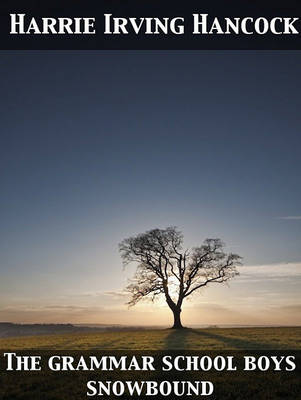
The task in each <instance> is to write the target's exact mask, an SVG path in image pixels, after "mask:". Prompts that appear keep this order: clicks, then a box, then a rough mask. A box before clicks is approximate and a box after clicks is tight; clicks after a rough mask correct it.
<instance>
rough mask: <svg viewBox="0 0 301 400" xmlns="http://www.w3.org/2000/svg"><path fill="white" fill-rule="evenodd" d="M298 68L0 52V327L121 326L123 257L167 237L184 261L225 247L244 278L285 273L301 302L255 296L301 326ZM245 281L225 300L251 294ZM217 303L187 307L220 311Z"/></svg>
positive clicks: (279, 60)
mask: <svg viewBox="0 0 301 400" xmlns="http://www.w3.org/2000/svg"><path fill="white" fill-rule="evenodd" d="M300 64H301V55H300V53H299V52H272V51H267V52H262V51H260V52H259V51H258V52H253V51H249V52H242V51H241V52H238V51H236V52H231V51H224V52H223V51H220V52H213V51H211V52H205V51H202V52H197V51H196V52H188V51H185V52H180V51H178V52H143V51H140V52H129V51H127V52H113V51H112V52H71V51H69V52H52V51H51V52H1V53H0V79H1V87H2V96H1V120H2V123H1V148H0V152H1V157H0V163H1V166H0V169H1V173H0V174H1V178H0V179H1V193H2V194H1V198H0V213H1V215H0V216H1V227H0V237H1V240H0V254H1V256H0V257H1V259H0V274H1V282H0V285H1V295H0V301H1V304H3V307H2V310H1V309H0V319H1V320H14V321H21V322H22V321H24V320H26V321H27V320H28V321H36V320H41V319H44V320H47V321H48V320H51V321H52V320H54V319H55V318H60V320H62V321H66V322H68V321H67V320H68V318H69V317H68V315H69V314H68V313H67V312H66V313H65V314H64V315H63V314H61V317H55V316H50V315H51V313H50V311H49V310H52V309H55V310H56V315H57V314H58V315H60V314H59V310H60V307H64V306H65V307H67V308H66V310H68V307H69V309H70V307H75V308H76V307H77V308H78V310H80V308H81V307H84V311H85V312H86V313H83V314H80V313H79V316H78V317H77V319H76V321H77V322H80V321H79V320H80V319H82V320H83V319H85V315H87V312H88V314H89V313H90V312H92V311H91V310H93V307H96V309H95V310H96V311H95V313H94V314H93V312H92V314H91V315H90V314H89V316H90V317H89V318H88V319H89V321H92V320H93V322H103V321H107V319H108V317H107V314H106V313H109V312H110V310H112V309H113V308H114V307H115V309H116V310H119V311H118V312H120V314H118V315H119V316H116V318H117V319H118V318H120V316H121V312H122V310H124V308H123V307H124V305H123V304H124V299H123V298H122V295H121V294H120V290H121V289H122V288H123V287H124V285H125V283H126V280H127V278H128V277H129V276H130V275H131V272H132V270H130V271H128V272H123V271H122V266H121V260H120V257H119V254H118V243H119V242H120V241H121V240H122V239H123V238H125V237H127V236H129V235H132V234H135V233H139V232H143V231H145V230H148V229H151V228H153V227H162V228H164V227H166V226H169V225H176V226H178V227H179V228H180V229H181V230H183V232H184V234H185V238H186V243H187V246H193V245H197V244H199V243H200V242H202V241H203V240H204V239H205V238H206V237H220V238H222V239H223V240H224V241H225V242H226V244H227V245H228V249H229V250H233V251H235V252H237V253H239V254H240V255H242V256H243V257H244V263H245V265H246V267H245V270H244V271H247V272H246V273H245V276H247V275H248V273H249V271H250V268H251V267H252V266H256V268H258V266H263V268H266V271H270V272H269V273H270V274H272V271H273V269H272V270H271V269H270V268H271V267H270V266H271V265H276V266H277V267H276V270H277V268H278V269H279V268H280V270H281V271H282V272H281V274H282V275H281V274H280V275H281V276H287V275H289V277H290V278H289V279H290V283H292V285H293V286H294V288H293V289H292V288H291V286H290V285H289V284H288V283H287V282H285V281H286V280H287V279H286V278H285V279H284V280H283V282H282V283H283V284H282V285H279V284H276V283H275V284H274V286H272V287H271V283H270V280H269V276H270V275H269V274H265V275H264V276H265V281H264V279H262V280H261V282H260V284H257V285H255V286H256V287H257V290H261V293H263V292H262V291H264V292H265V293H272V292H273V293H274V292H275V293H276V295H275V296H277V294H278V297H280V298H281V299H282V300H281V302H280V304H279V307H295V309H296V310H297V309H298V310H300V304H301V301H300V298H299V297H298V296H299V294H298V293H299V291H300V290H299V289H300V285H299V286H298V285H296V284H294V283H293V282H297V283H298V282H299V283H300V276H299V274H298V271H299V269H298V268H300V263H301V254H300V239H301V229H300V228H301V219H300V218H301V208H300V194H301V193H300V192H301V188H300V171H301V161H300V159H301V158H300V144H301V136H300V122H301V114H300V109H301V98H300ZM285 265H289V267H288V268H286V267H285ZM247 268H249V269H247ZM252 271H256V270H255V269H253V270H252ZM277 271H278V270H277ZM291 271H294V273H292V272H291ZM283 274H284V275H283ZM267 277H268V278H267ZM278 277H279V274H278ZM239 279H241V282H240V286H239V284H238V283H234V284H233V285H234V288H233V289H232V290H228V291H227V292H226V293H227V298H228V297H229V296H230V297H231V296H232V297H233V298H234V297H235V296H237V298H243V297H244V295H245V293H246V290H247V289H248V290H249V292H250V294H251V293H253V294H254V287H255V286H252V285H251V283H250V284H246V283H244V282H245V281H244V282H242V281H243V280H244V276H243V272H242V278H239ZM251 280H252V279H250V282H251ZM267 280H268V281H269V282H267ZM253 281H254V277H253ZM278 282H279V279H278ZM243 285H246V286H247V289H246V288H244V290H243V293H241V292H240V290H241V288H242V287H243ZM250 285H251V288H250ZM258 285H259V289H258ZM260 285H261V286H262V285H263V287H261V286H260ZM224 290H225V289H224V288H222V289H214V291H212V290H211V291H210V290H209V291H208V295H206V293H205V294H204V296H203V295H202V300H200V299H196V300H195V301H194V304H196V306H197V305H198V304H201V302H202V301H205V300H206V301H207V300H208V302H209V303H210V304H216V307H224V306H225V305H224V303H223V302H224V299H220V298H219V297H220V295H219V294H218V293H224ZM108 293H111V295H110V294H108ZM239 293H241V295H239ZM292 293H293V297H292ZM91 294H92V295H91ZM206 296H208V299H206ZM245 296H247V295H245ZM258 296H259V295H258ZM258 296H257V299H258V298H259V297H258ZM249 297H251V296H249ZM253 297H254V296H253ZM255 297H256V296H255ZM262 299H263V300H261V303H262V301H266V302H267V304H271V303H268V296H263V295H262ZM234 303H235V301H234V300H233V304H234ZM229 304H230V303H229ZM250 304H251V307H252V304H253V308H252V312H253V313H256V310H257V311H258V313H260V310H259V309H258V307H259V305H258V301H256V299H253V303H252V302H251V303H250V301H248V305H250ZM277 304H278V303H277ZM37 305H39V307H42V309H41V310H40V309H39V310H40V314H37V310H36V307H37ZM100 306H102V307H104V308H103V309H102V311H100V310H98V308H97V307H100ZM228 306H229V305H227V307H228ZM43 307H44V308H43ZM47 307H48V308H47ZM53 307H54V308H53ZM55 307H57V308H55ZM85 307H86V308H85ZM142 307H143V306H142ZM145 307H146V308H145V309H151V307H150V306H145ZM229 307H230V310H232V308H233V307H234V306H233V305H232V306H231V305H230V306H229ZM231 307H232V308H231ZM248 307H249V306H248ZM276 307H277V305H276ZM298 307H299V308H298ZM9 310H10V311H9ZM11 310H13V311H11ZM30 310H35V311H32V312H31V313H30ZM87 310H88V311H87ZM116 312H117V311H116ZM135 312H136V314H134V315H136V316H138V314H139V308H138V309H137V311H134V309H133V310H131V311H128V313H129V314H128V315H131V313H132V314H133V313H135ZM244 312H245V310H244ZM28 313H29V314H28ZM47 313H48V314H47ZM154 314H155V313H154ZM162 315H163V313H162ZM191 315H192V314H191ZM218 315H220V314H218V313H217V317H215V318H216V319H217V320H218V319H219V317H218ZM248 315H250V311H248V313H247V314H246V317H245V319H246V320H247V319H248ZM292 315H294V317H292V320H293V319H295V318H296V317H297V314H296V313H295V314H292ZM48 316H49V317H48ZM69 316H70V318H69V320H70V319H72V320H73V317H72V315H71V314H70V315H69ZM298 316H299V318H300V312H299V314H298ZM71 317H72V318H71ZM133 318H134V317H133ZM135 318H136V317H135ZM135 318H134V320H135ZM252 318H253V317H252ZM252 318H251V317H250V318H249V320H250V321H251V320H252V321H253V319H252ZM134 320H133V321H134ZM137 320H138V317H137ZM135 321H136V320H135ZM160 321H161V320H157V319H156V317H153V319H152V322H154V323H156V322H158V323H160ZM198 321H199V319H198V317H197V314H196V316H195V318H193V321H191V323H194V322H196V323H198ZM199 322H200V323H201V322H202V318H200V321H199ZM218 322H219V321H216V323H218ZM253 322H254V321H253Z"/></svg>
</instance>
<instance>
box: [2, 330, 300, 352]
mask: <svg viewBox="0 0 301 400" xmlns="http://www.w3.org/2000/svg"><path fill="white" fill-rule="evenodd" d="M0 349H14V350H30V349H40V350H42V349H47V350H48V349H49V350H51V349H56V350H67V349H70V350H102V349H106V350H111V349H112V350H180V349H181V350H184V349H185V350H242V349H243V350H248V349H250V350H292V349H294V350H300V349H301V327H291V328H290V327H288V328H286V327H285V328H227V329H222V328H214V329H213V328H212V329H185V330H181V331H174V330H169V329H166V330H137V331H117V332H116V331H114V332H100V333H81V334H78V333H76V334H64V335H49V336H28V337H16V338H2V339H0Z"/></svg>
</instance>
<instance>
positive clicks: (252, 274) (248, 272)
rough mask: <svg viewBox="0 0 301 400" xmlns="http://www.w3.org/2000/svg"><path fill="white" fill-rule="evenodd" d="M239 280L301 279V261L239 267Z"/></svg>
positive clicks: (249, 281)
mask: <svg viewBox="0 0 301 400" xmlns="http://www.w3.org/2000/svg"><path fill="white" fill-rule="evenodd" d="M239 272H240V277H239V278H238V280H239V281H247V282H248V283H251V282H257V281H263V280H266V281H267V280H273V281H275V280H278V281H285V280H289V281H294V280H296V279H297V280H299V279H301V262H296V263H277V264H267V265H253V266H243V267H239Z"/></svg>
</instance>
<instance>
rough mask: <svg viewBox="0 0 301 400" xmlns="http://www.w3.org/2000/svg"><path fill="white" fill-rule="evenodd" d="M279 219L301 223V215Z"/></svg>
mask: <svg viewBox="0 0 301 400" xmlns="http://www.w3.org/2000/svg"><path fill="white" fill-rule="evenodd" d="M277 219H283V220H286V221H301V215H288V216H286V217H278V218H277Z"/></svg>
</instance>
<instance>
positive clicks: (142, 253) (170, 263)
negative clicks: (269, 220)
mask: <svg viewBox="0 0 301 400" xmlns="http://www.w3.org/2000/svg"><path fill="white" fill-rule="evenodd" d="M182 245H183V235H182V233H181V232H180V231H178V230H177V229H176V228H175V227H169V228H166V229H152V230H150V231H147V232H145V233H142V234H139V235H137V236H134V237H130V238H128V239H125V240H123V241H122V242H121V243H120V245H119V248H120V252H121V257H122V259H123V263H124V265H127V264H129V263H131V262H135V263H138V267H137V270H136V273H135V275H134V277H133V279H132V280H131V281H130V284H129V285H128V287H127V290H128V291H129V292H130V293H131V300H130V301H129V303H128V304H129V305H131V306H133V305H135V304H137V303H138V302H139V301H140V300H142V299H143V298H145V297H148V298H151V299H152V300H155V298H156V297H157V296H159V295H163V296H165V300H166V303H167V304H168V306H169V308H170V309H171V311H172V312H173V316H174V324H173V328H174V329H180V328H183V326H182V323H181V311H182V304H183V301H184V300H185V299H186V297H189V296H191V295H192V294H194V293H195V292H197V291H198V290H200V289H201V288H204V287H205V286H207V285H209V284H211V283H224V282H227V281H228V280H229V279H231V278H233V277H234V276H236V275H238V272H237V269H236V266H238V265H240V264H241V263H240V260H241V257H240V256H239V255H237V254H233V253H229V254H226V253H225V252H224V244H223V243H222V241H221V240H220V239H206V240H205V241H204V242H203V244H202V245H201V246H199V247H195V248H192V249H191V250H190V251H189V250H183V247H182Z"/></svg>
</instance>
